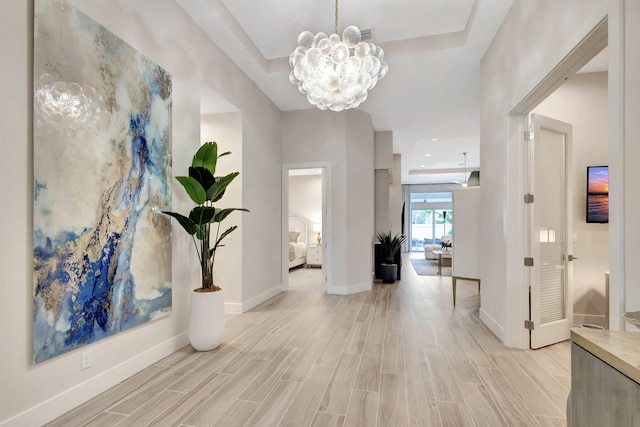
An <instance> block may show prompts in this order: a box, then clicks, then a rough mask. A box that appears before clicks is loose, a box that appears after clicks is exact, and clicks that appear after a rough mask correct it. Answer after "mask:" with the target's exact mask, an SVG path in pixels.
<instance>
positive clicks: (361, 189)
mask: <svg viewBox="0 0 640 427" xmlns="http://www.w3.org/2000/svg"><path fill="white" fill-rule="evenodd" d="M373 140H374V132H373V125H372V123H371V117H370V116H369V115H368V114H365V113H363V112H360V111H354V112H353V114H350V115H349V116H348V118H347V158H346V164H345V167H346V169H347V180H346V186H347V196H348V197H347V259H348V262H347V266H348V273H347V286H348V288H349V289H350V291H348V293H352V292H360V291H364V290H368V289H370V288H371V279H372V276H371V274H372V272H373V242H374V216H373V215H372V214H371V213H372V212H373V210H374V197H375V196H374V192H375V189H374V186H375V185H374V174H375V172H374V149H373V147H372V145H373V144H372V142H373ZM337 185H339V184H336V185H335V186H337ZM335 186H334V187H335Z"/></svg>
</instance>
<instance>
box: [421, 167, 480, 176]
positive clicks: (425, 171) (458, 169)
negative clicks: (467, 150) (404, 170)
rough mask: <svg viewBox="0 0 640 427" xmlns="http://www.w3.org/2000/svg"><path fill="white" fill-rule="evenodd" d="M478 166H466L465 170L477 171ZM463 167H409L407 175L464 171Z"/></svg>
mask: <svg viewBox="0 0 640 427" xmlns="http://www.w3.org/2000/svg"><path fill="white" fill-rule="evenodd" d="M479 170H480V167H474V166H467V171H469V172H473V171H479ZM464 172H465V169H464V168H450V169H411V170H409V175H431V174H445V173H464Z"/></svg>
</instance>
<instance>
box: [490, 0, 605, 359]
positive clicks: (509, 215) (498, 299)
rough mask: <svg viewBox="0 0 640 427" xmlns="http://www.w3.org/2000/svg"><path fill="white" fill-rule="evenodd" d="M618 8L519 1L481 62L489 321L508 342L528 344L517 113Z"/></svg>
mask: <svg viewBox="0 0 640 427" xmlns="http://www.w3.org/2000/svg"><path fill="white" fill-rule="evenodd" d="M615 3H616V2H614V1H610V2H604V1H601V0H563V1H562V2H558V1H554V0H539V1H535V2H531V1H526V0H516V1H515V2H514V5H513V7H512V8H511V10H510V11H509V13H508V15H507V17H506V19H505V21H504V23H503V24H502V26H501V28H500V30H499V32H498V34H497V35H496V38H495V39H494V41H493V42H492V44H491V46H490V47H489V49H488V51H487V53H486V54H485V56H484V58H483V60H482V64H481V101H480V102H481V104H480V108H481V110H480V111H481V117H480V163H481V164H482V185H481V186H480V189H481V206H480V214H481V218H480V221H481V223H482V224H484V226H483V228H482V230H481V234H480V241H482V242H483V244H486V245H487V246H486V248H485V250H484V251H483V253H484V255H483V256H484V258H483V262H482V264H481V279H482V290H481V292H482V302H481V309H480V317H481V319H482V321H483V322H484V323H485V324H486V325H487V326H488V327H489V328H490V329H491V330H492V331H493V332H494V333H495V334H496V335H497V336H498V337H499V338H500V339H501V340H502V341H503V342H504V343H505V344H506V345H509V346H513V347H525V346H528V343H527V335H526V332H525V331H524V329H523V327H522V322H523V320H524V319H525V317H526V312H527V298H526V295H527V293H526V289H527V283H526V280H525V279H526V275H525V273H526V272H525V270H524V268H525V267H523V258H524V255H525V252H524V247H525V244H524V233H525V231H524V230H525V229H524V221H523V219H524V210H523V209H524V208H523V207H524V204H523V203H522V196H523V194H524V177H523V172H522V171H523V167H522V166H523V158H524V153H523V145H524V144H522V143H521V142H519V141H521V140H522V137H521V135H522V132H523V131H524V129H522V128H521V127H520V126H519V123H520V122H519V121H518V120H517V119H510V118H509V112H510V111H511V110H512V109H513V108H514V107H515V106H516V105H517V104H518V103H519V102H520V101H521V100H523V99H524V98H525V96H526V95H527V94H528V93H529V92H531V91H532V90H533V89H534V88H535V86H536V85H537V84H538V83H539V82H541V81H542V80H543V79H544V77H545V76H546V75H547V74H549V73H550V72H551V70H552V69H553V68H554V67H555V66H556V65H557V64H558V63H560V61H561V60H562V59H563V58H564V57H565V56H566V55H567V54H568V53H569V52H570V51H571V50H572V49H573V47H574V46H576V45H577V44H578V43H579V42H580V41H581V40H582V39H583V38H584V37H585V36H586V35H587V34H588V33H589V32H590V31H591V29H593V28H594V27H595V26H596V24H597V23H598V22H599V21H600V20H602V19H603V18H604V17H605V16H606V15H607V12H608V6H609V5H612V6H613V5H614V4H615Z"/></svg>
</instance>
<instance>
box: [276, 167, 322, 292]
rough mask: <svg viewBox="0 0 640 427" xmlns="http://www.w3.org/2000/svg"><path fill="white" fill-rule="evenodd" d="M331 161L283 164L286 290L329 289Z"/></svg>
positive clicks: (283, 246) (283, 280)
mask: <svg viewBox="0 0 640 427" xmlns="http://www.w3.org/2000/svg"><path fill="white" fill-rule="evenodd" d="M328 170H329V169H328V165H325V164H290V165H283V176H282V178H283V179H282V187H283V191H282V195H283V197H282V198H283V209H282V213H283V218H282V226H283V227H282V229H283V244H282V248H283V251H282V256H283V266H282V267H283V268H282V289H283V290H285V291H288V290H296V291H314V292H326V290H327V282H328V276H329V271H330V270H329V267H328V266H329V261H330V259H331V258H330V256H329V248H330V245H329V239H330V236H326V238H325V230H330V229H331V228H330V226H329V218H328V216H329V215H328V209H327V200H329V198H328V197H327V194H328V188H329V186H328V182H329V176H328V175H329V174H328Z"/></svg>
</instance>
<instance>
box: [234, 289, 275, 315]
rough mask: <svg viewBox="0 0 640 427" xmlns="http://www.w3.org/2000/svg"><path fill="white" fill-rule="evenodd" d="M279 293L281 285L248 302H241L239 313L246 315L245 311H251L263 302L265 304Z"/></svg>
mask: <svg viewBox="0 0 640 427" xmlns="http://www.w3.org/2000/svg"><path fill="white" fill-rule="evenodd" d="M280 292H282V285H278V286H274V287H273V288H271V289H269V290H267V291H264V292H263V293H261V294H260V295H257V296H255V297H253V298H251V299H250V300H249V301H246V302H243V303H242V306H241V310H242V311H241V312H240V313H246V312H247V311H249V310H251V309H252V308H253V307H255V306H256V305H259V304H262V303H263V302H265V301H266V300H268V299H269V298H273V297H275V296H276V295H278V294H279V293H280ZM225 310H226V304H225Z"/></svg>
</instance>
